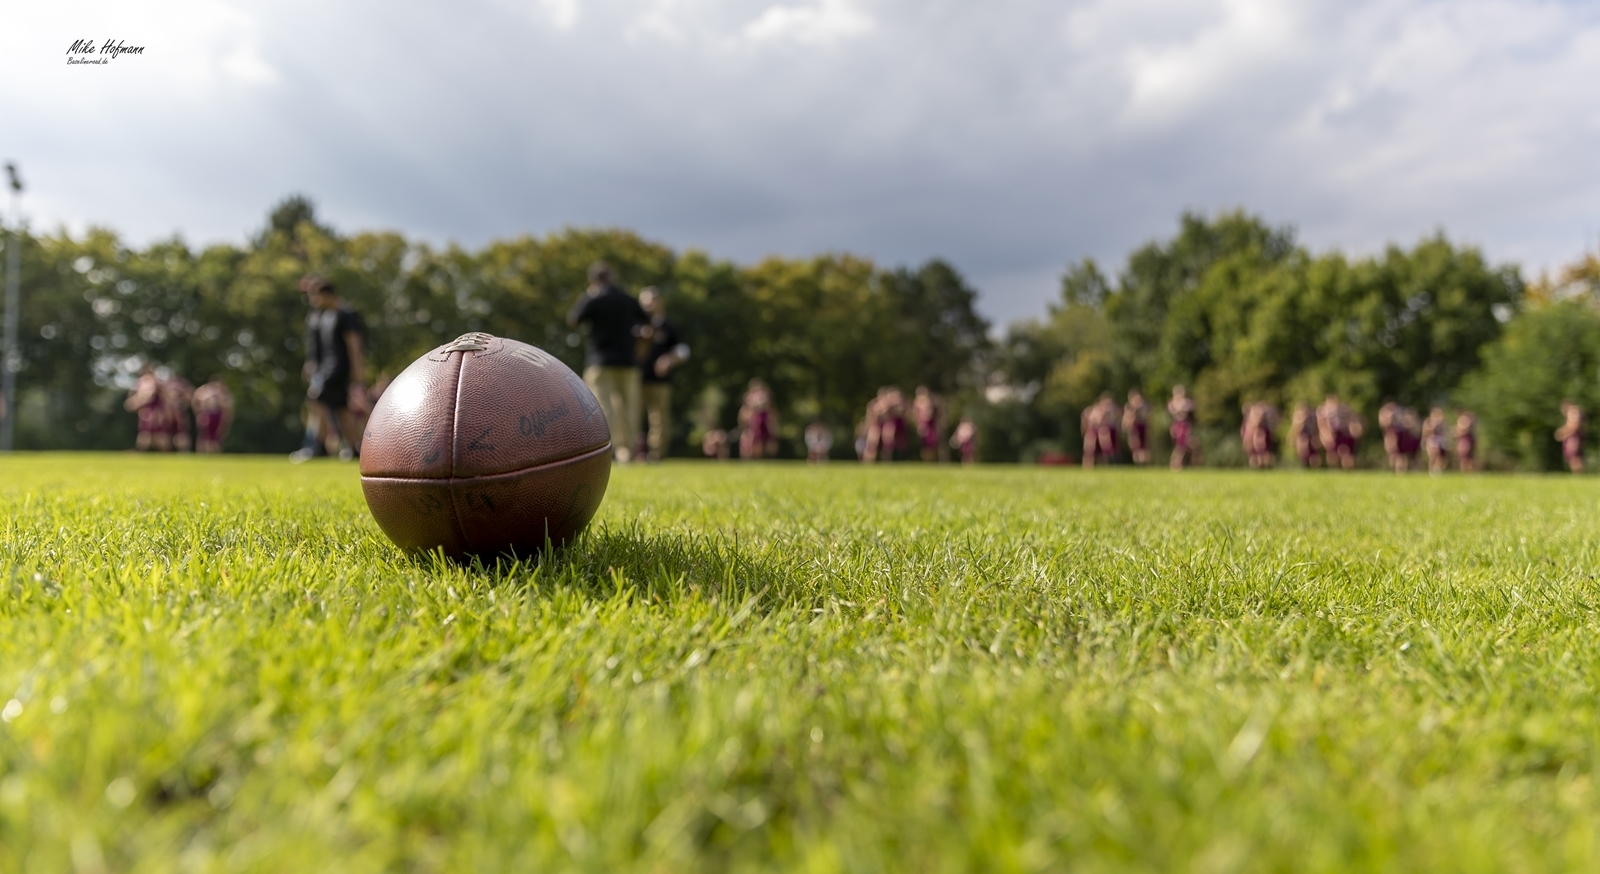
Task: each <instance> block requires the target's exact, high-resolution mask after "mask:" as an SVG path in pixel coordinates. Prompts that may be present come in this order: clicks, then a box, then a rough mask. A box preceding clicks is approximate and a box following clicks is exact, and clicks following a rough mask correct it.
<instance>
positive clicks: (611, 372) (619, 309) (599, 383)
mask: <svg viewBox="0 0 1600 874" xmlns="http://www.w3.org/2000/svg"><path fill="white" fill-rule="evenodd" d="M649 323H650V317H649V316H648V315H646V314H645V311H644V308H643V307H641V306H639V302H638V301H637V300H635V299H634V297H633V295H631V294H628V293H627V292H626V291H623V290H622V289H621V288H619V287H618V286H617V282H616V276H615V274H613V273H612V272H611V267H610V266H608V265H607V264H606V263H605V262H604V261H596V262H594V263H593V264H591V265H590V266H589V287H588V289H587V290H585V291H584V294H583V297H581V298H579V299H578V302H577V304H575V305H574V306H573V307H572V311H571V312H569V313H568V314H567V324H569V325H572V326H573V327H577V326H579V325H587V326H588V327H589V348H588V354H587V356H586V360H585V362H584V368H583V381H584V382H585V383H587V384H588V386H589V390H590V391H592V392H594V396H595V398H597V399H598V400H599V401H600V409H601V410H602V411H603V412H604V413H605V416H606V424H607V425H609V426H610V428H611V452H612V456H613V457H614V458H615V459H616V460H617V461H618V462H621V463H627V462H629V461H632V460H633V449H634V444H635V443H636V442H637V440H638V436H639V389H640V386H639V366H638V355H637V352H636V350H635V348H634V346H635V344H636V343H637V342H638V338H639V335H640V333H641V331H640V329H641V328H642V327H644V326H645V325H647V324H649Z"/></svg>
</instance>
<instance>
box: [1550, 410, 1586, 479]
mask: <svg viewBox="0 0 1600 874" xmlns="http://www.w3.org/2000/svg"><path fill="white" fill-rule="evenodd" d="M1561 416H1562V419H1563V421H1562V423H1561V427H1560V428H1557V429H1556V439H1557V440H1559V441H1561V458H1562V460H1563V461H1565V462H1566V463H1567V469H1568V470H1570V471H1572V472H1573V473H1583V407H1580V406H1578V405H1577V404H1575V403H1573V402H1572V401H1562V402H1561Z"/></svg>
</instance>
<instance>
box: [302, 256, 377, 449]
mask: <svg viewBox="0 0 1600 874" xmlns="http://www.w3.org/2000/svg"><path fill="white" fill-rule="evenodd" d="M302 285H303V286H304V287H305V288H306V291H307V295H308V297H309V298H310V301H311V306H312V311H311V314H310V315H309V316H307V318H306V364H305V376H306V382H307V383H308V386H307V388H306V398H307V399H308V400H309V401H311V405H312V407H313V409H314V410H316V411H318V413H319V414H320V418H321V421H322V423H323V425H324V430H323V433H322V438H323V440H324V443H325V445H326V446H327V447H328V452H329V454H330V455H331V454H333V453H334V452H338V453H339V457H340V458H342V459H345V460H349V459H350V458H353V457H355V456H356V455H359V454H360V453H361V428H360V426H359V423H358V421H357V418H356V417H357V416H358V415H363V414H365V413H367V412H368V410H367V400H366V399H367V387H366V339H367V326H366V323H365V322H364V321H362V318H361V314H360V313H358V312H356V311H355V310H353V309H351V308H350V307H348V306H346V305H345V303H344V301H342V300H340V299H339V295H338V293H337V292H336V291H335V290H334V287H333V283H331V282H328V281H327V280H326V279H323V278H321V277H319V276H313V277H307V278H306V279H305V280H302ZM330 424H331V425H333V426H334V427H332V428H328V427H326V426H327V425H330ZM341 437H342V438H343V441H342V442H341V441H340V438H341Z"/></svg>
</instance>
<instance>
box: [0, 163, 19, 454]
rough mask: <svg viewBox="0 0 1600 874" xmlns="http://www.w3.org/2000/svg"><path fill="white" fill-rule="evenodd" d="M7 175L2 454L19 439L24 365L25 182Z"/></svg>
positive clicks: (11, 167)
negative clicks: (20, 323)
mask: <svg viewBox="0 0 1600 874" xmlns="http://www.w3.org/2000/svg"><path fill="white" fill-rule="evenodd" d="M6 175H7V176H9V177H10V182H11V222H12V224H11V240H10V242H9V245H7V246H6V314H5V342H4V344H3V345H0V399H3V400H4V412H5V416H4V417H3V418H0V452H10V451H11V448H12V440H13V438H14V437H15V436H16V429H15V428H14V427H13V426H14V424H15V423H16V421H17V368H18V367H20V366H21V365H22V352H21V350H19V349H18V348H17V319H18V318H19V314H18V312H17V310H18V309H19V308H20V301H19V300H18V299H19V298H20V297H21V295H22V292H21V289H20V288H19V287H18V286H19V285H20V284H21V279H22V206H21V199H22V180H21V179H20V178H19V177H18V176H17V165H16V164H6Z"/></svg>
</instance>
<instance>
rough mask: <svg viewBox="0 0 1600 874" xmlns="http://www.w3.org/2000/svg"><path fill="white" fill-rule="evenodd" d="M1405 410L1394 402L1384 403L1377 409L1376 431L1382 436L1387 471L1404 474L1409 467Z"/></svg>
mask: <svg viewBox="0 0 1600 874" xmlns="http://www.w3.org/2000/svg"><path fill="white" fill-rule="evenodd" d="M1404 416H1405V410H1404V408H1403V407H1401V406H1400V405H1399V404H1397V403H1395V402H1394V401H1392V400H1391V401H1385V402H1384V404H1383V406H1381V407H1379V408H1378V430H1379V431H1380V432H1382V434H1383V454H1384V455H1386V456H1388V459H1389V469H1390V470H1392V471H1394V472H1395V473H1405V472H1406V469H1407V468H1408V467H1410V466H1411V465H1410V459H1409V458H1407V456H1406V435H1405V418H1404Z"/></svg>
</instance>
